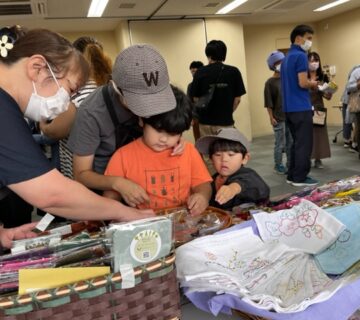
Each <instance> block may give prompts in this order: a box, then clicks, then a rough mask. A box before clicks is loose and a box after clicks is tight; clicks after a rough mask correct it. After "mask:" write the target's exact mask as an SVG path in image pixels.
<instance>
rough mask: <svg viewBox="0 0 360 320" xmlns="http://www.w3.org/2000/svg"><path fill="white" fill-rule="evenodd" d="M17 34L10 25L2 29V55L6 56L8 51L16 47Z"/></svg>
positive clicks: (0, 39) (0, 46) (0, 52)
mask: <svg viewBox="0 0 360 320" xmlns="http://www.w3.org/2000/svg"><path fill="white" fill-rule="evenodd" d="M15 39H16V34H15V33H14V32H13V31H12V30H11V29H10V28H8V27H5V28H2V29H0V55H1V56H2V57H3V58H6V57H7V55H8V51H9V50H11V49H12V48H13V47H14V43H15Z"/></svg>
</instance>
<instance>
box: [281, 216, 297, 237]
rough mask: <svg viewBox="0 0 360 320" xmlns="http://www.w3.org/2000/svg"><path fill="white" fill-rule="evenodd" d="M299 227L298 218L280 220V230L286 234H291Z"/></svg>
mask: <svg viewBox="0 0 360 320" xmlns="http://www.w3.org/2000/svg"><path fill="white" fill-rule="evenodd" d="M298 228H299V222H298V221H297V220H296V219H283V220H281V222H280V228H279V230H280V231H281V232H282V233H283V234H284V235H286V236H291V235H293V234H294V233H295V230H296V229H298Z"/></svg>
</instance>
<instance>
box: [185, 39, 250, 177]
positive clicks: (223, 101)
mask: <svg viewBox="0 0 360 320" xmlns="http://www.w3.org/2000/svg"><path fill="white" fill-rule="evenodd" d="M226 51H227V48H226V45H225V43H224V42H223V41H221V40H212V41H210V42H209V43H208V44H207V45H206V48H205V54H206V56H207V58H208V61H209V64H208V65H207V66H204V67H202V68H200V69H199V70H198V71H197V72H196V73H195V75H194V80H193V83H192V88H191V96H192V97H193V100H194V101H197V100H198V99H199V97H201V96H203V95H204V94H205V93H206V92H208V90H209V88H210V86H215V90H214V94H213V96H212V99H211V101H210V103H209V104H208V106H207V107H206V108H205V109H204V110H201V111H200V112H197V118H198V121H199V127H200V136H204V135H213V134H216V133H217V131H218V130H219V129H221V128H225V127H233V126H234V118H233V112H234V111H235V110H236V108H237V107H238V105H239V103H240V99H241V96H242V95H244V94H245V93H246V90H245V86H244V82H243V80H242V76H241V73H240V71H239V69H238V68H236V67H234V66H230V65H226V64H224V63H223V62H224V61H225V58H226ZM207 165H208V168H209V170H210V171H213V169H212V166H211V162H210V161H207Z"/></svg>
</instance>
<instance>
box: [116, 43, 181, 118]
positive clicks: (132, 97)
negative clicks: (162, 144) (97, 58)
mask: <svg viewBox="0 0 360 320" xmlns="http://www.w3.org/2000/svg"><path fill="white" fill-rule="evenodd" d="M112 78H113V80H114V81H115V83H116V85H117V86H118V87H119V88H121V90H122V92H123V95H124V97H125V100H126V104H127V105H128V107H129V109H130V110H131V111H132V112H133V113H134V114H136V115H137V116H140V117H150V116H153V115H156V114H160V113H164V112H168V111H171V110H173V109H174V108H175V106H176V100H175V97H174V94H173V92H172V90H171V87H170V82H169V74H168V70H167V66H166V62H165V60H164V58H163V57H162V56H161V54H160V53H159V52H158V51H157V50H156V49H155V48H153V47H152V46H150V45H147V44H137V45H133V46H130V47H128V48H126V49H125V50H123V51H122V52H121V53H120V54H119V55H118V56H117V58H116V61H115V64H114V68H113V72H112Z"/></svg>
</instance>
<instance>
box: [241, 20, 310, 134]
mask: <svg viewBox="0 0 360 320" xmlns="http://www.w3.org/2000/svg"><path fill="white" fill-rule="evenodd" d="M294 27H295V25H293V24H280V25H249V26H244V37H245V53H246V64H247V69H248V75H247V81H248V88H247V89H248V96H249V101H250V114H251V127H252V135H253V136H254V137H258V136H263V135H267V134H271V133H272V132H273V131H272V127H271V125H270V121H269V116H268V113H267V110H266V109H265V108H264V84H265V81H266V80H267V79H268V78H269V77H271V75H272V74H273V72H272V71H270V70H269V68H268V66H267V64H266V59H267V57H268V55H269V54H270V52H272V51H274V50H277V49H285V48H288V47H289V46H290V33H291V30H292V29H293V28H294ZM313 27H314V28H315V30H316V27H315V26H313ZM313 49H314V50H317V37H316V36H315V37H314V46H313Z"/></svg>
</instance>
